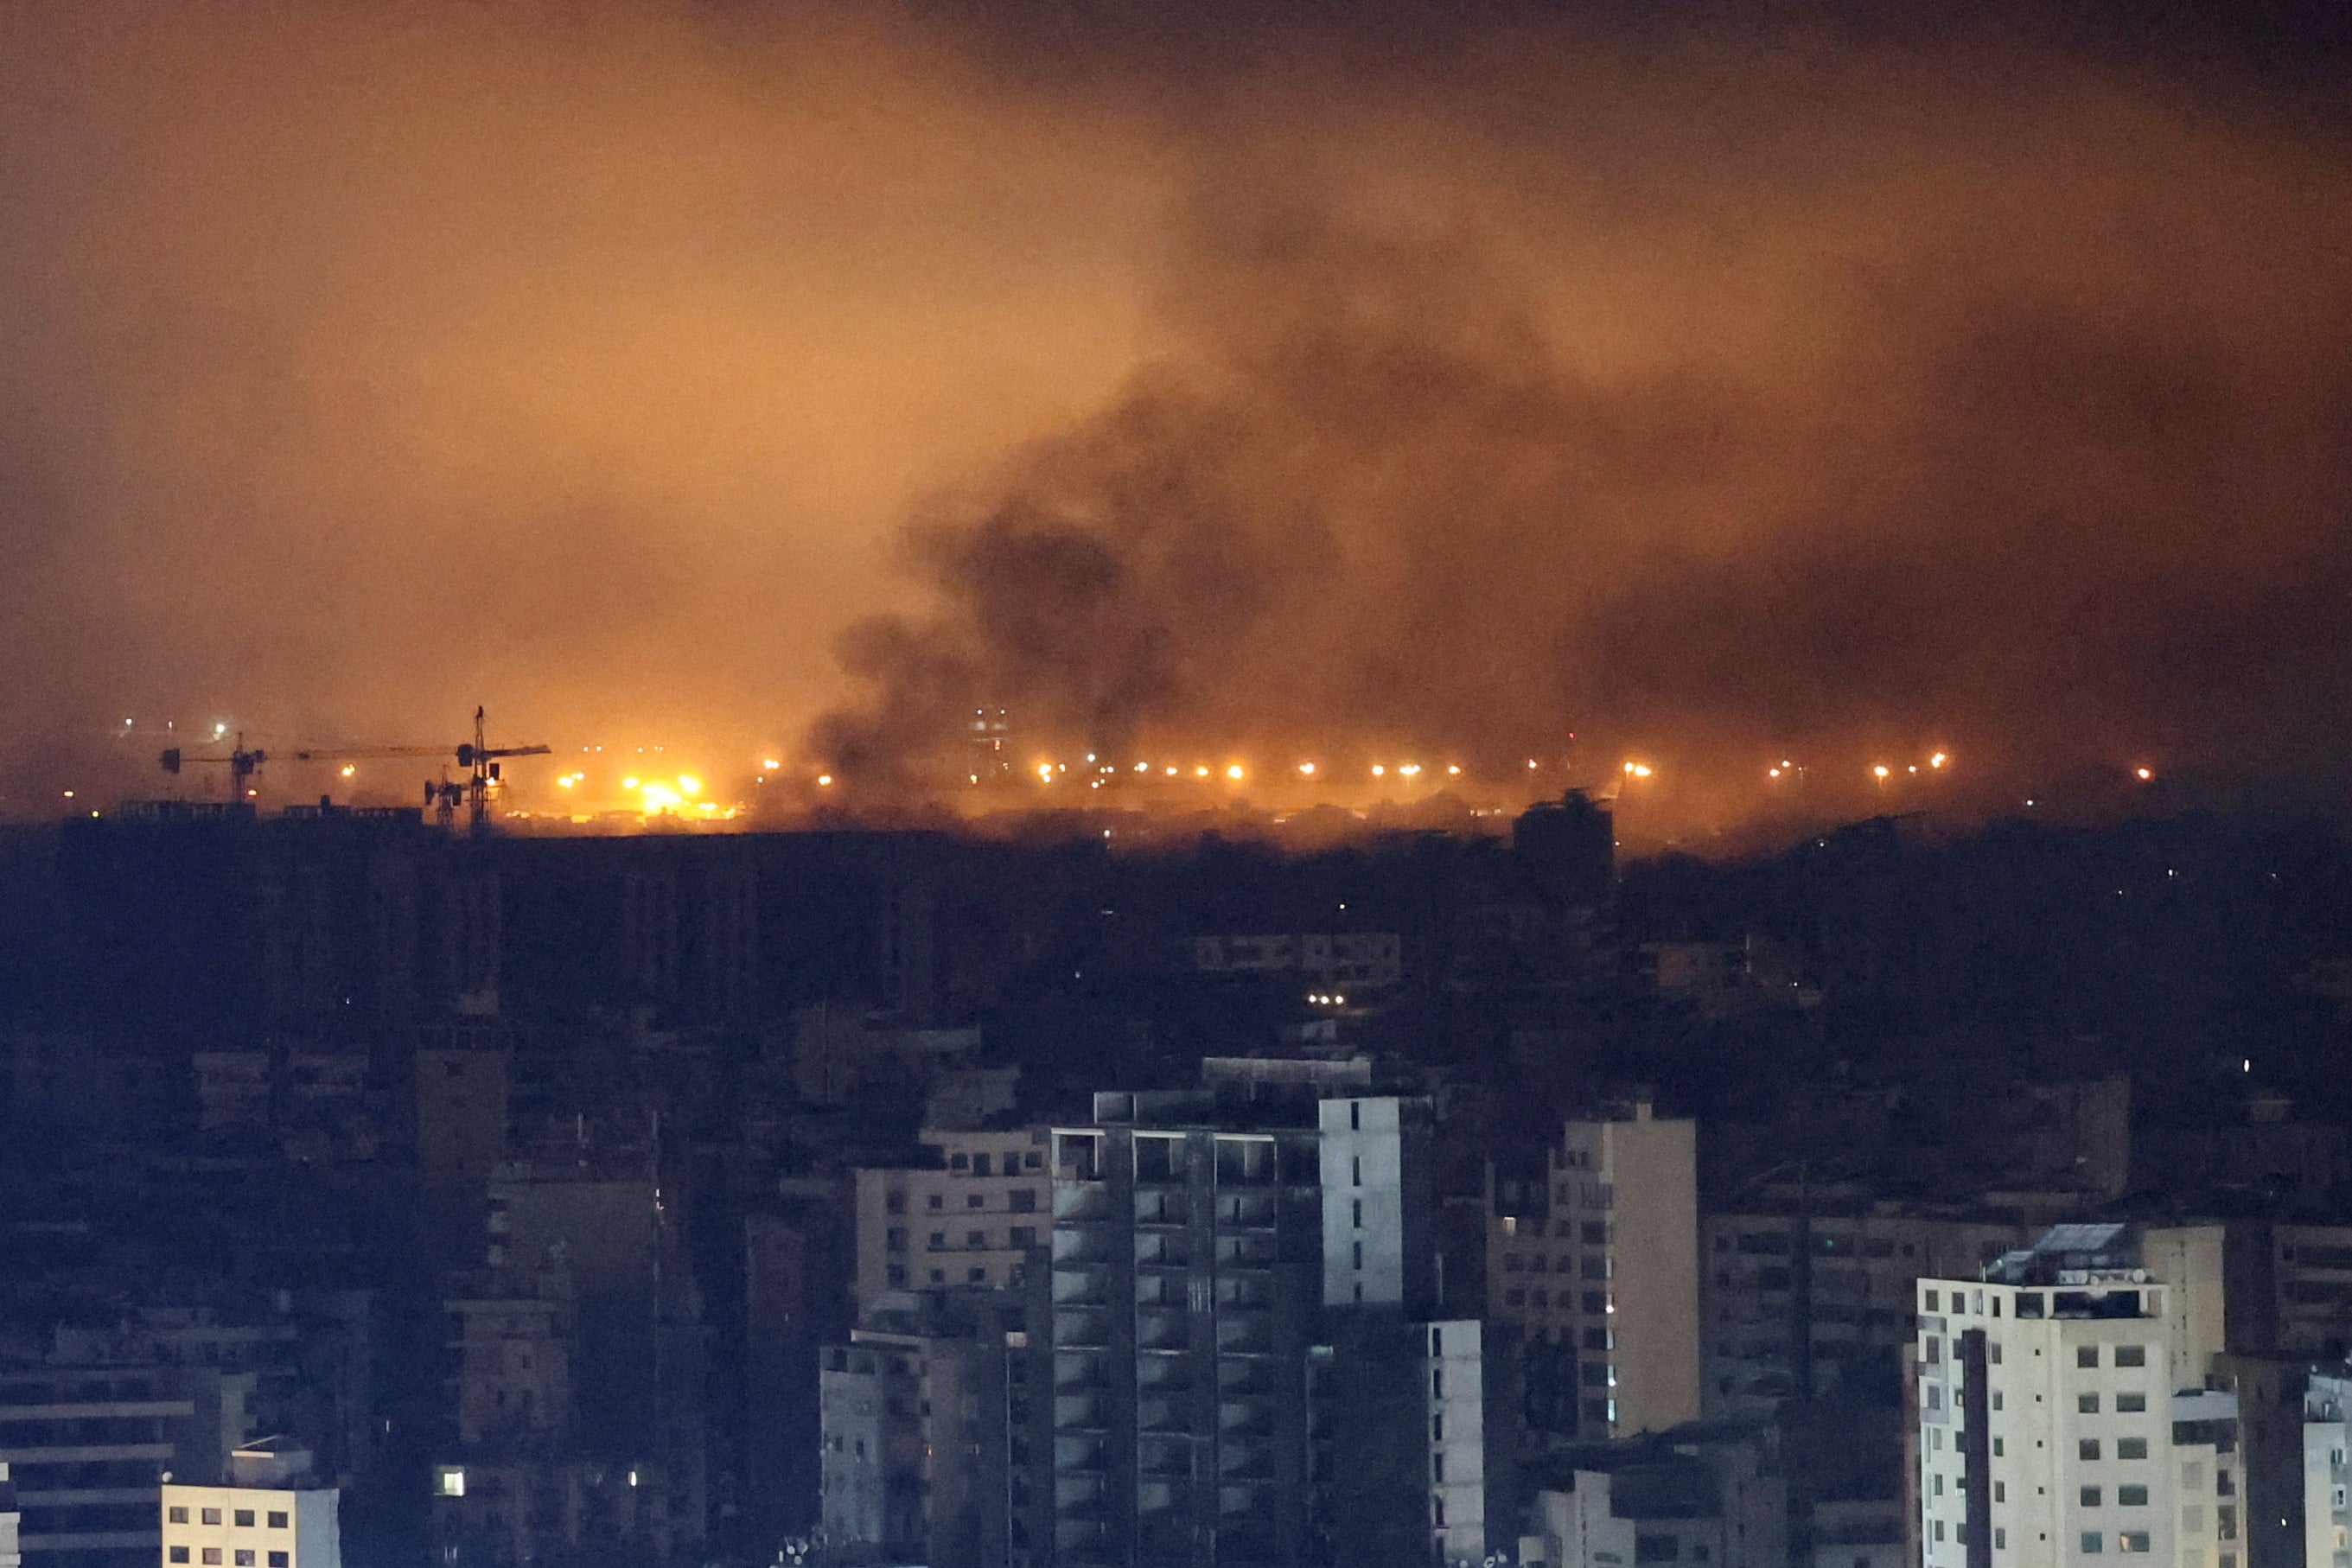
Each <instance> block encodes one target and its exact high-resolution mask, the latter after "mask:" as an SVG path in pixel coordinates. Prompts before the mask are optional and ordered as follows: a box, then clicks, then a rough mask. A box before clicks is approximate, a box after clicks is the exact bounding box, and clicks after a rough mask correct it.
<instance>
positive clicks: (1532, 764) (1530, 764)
mask: <svg viewBox="0 0 2352 1568" xmlns="http://www.w3.org/2000/svg"><path fill="white" fill-rule="evenodd" d="M1535 765H1536V760H1535V759H1534V758H1533V757H1529V758H1528V768H1529V769H1530V770H1532V769H1533V768H1534V767H1535Z"/></svg>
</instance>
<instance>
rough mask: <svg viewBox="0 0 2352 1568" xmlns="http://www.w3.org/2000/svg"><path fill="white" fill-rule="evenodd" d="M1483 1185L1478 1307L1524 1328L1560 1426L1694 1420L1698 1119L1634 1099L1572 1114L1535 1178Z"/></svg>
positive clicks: (1604, 1431) (1536, 1374) (1620, 1430)
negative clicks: (1609, 1111) (1598, 1115)
mask: <svg viewBox="0 0 2352 1568" xmlns="http://www.w3.org/2000/svg"><path fill="white" fill-rule="evenodd" d="M1492 1185H1493V1188H1494V1192H1493V1198H1494V1203H1493V1209H1492V1212H1491V1214H1490V1215H1489V1218H1488V1231H1487V1261H1486V1314H1487V1318H1488V1320H1489V1321H1496V1322H1501V1323H1507V1324H1510V1325H1512V1326H1514V1327H1515V1328H1517V1330H1518V1331H1520V1332H1521V1333H1522V1334H1523V1335H1524V1336H1525V1338H1526V1340H1527V1342H1528V1359H1529V1363H1530V1364H1529V1371H1528V1376H1529V1379H1530V1381H1531V1382H1533V1381H1536V1380H1537V1379H1538V1378H1542V1377H1548V1378H1549V1380H1550V1382H1551V1383H1552V1384H1554V1385H1555V1386H1556V1387H1558V1388H1559V1390H1560V1392H1559V1394H1557V1395H1556V1396H1555V1397H1554V1398H1553V1400H1552V1401H1551V1405H1552V1406H1553V1408H1554V1409H1555V1410H1556V1411H1557V1412H1558V1413H1559V1414H1558V1415H1556V1416H1555V1417H1554V1421H1555V1424H1556V1425H1558V1426H1562V1427H1570V1428H1572V1429H1573V1430H1574V1431H1575V1432H1576V1433H1577V1434H1578V1435H1580V1436H1588V1437H1591V1436H1632V1435H1633V1434H1636V1433H1640V1432H1652V1431H1661V1430H1664V1428H1666V1427H1669V1426H1679V1425H1681V1424H1682V1423H1684V1422H1686V1421H1694V1420H1696V1419H1697V1418H1698V1415H1699V1405H1700V1399H1699V1315H1698V1279H1699V1276H1698V1142H1697V1128H1696V1123H1694V1122H1691V1121H1670V1120H1661V1119H1660V1118H1658V1117H1657V1116H1655V1115H1654V1114H1653V1112H1652V1110H1651V1107H1650V1104H1649V1102H1648V1101H1646V1100H1640V1101H1636V1102H1634V1103H1633V1104H1632V1105H1631V1106H1628V1107H1626V1108H1625V1109H1624V1110H1622V1113H1620V1114H1616V1115H1612V1116H1609V1117H1606V1118H1603V1119H1598V1120H1592V1121H1571V1122H1570V1123H1569V1124H1568V1126H1567V1128H1566V1130H1565V1131H1564V1132H1563V1134H1562V1136H1561V1140H1560V1146H1559V1148H1558V1149H1555V1150H1551V1151H1549V1152H1547V1155H1546V1168H1545V1171H1544V1173H1543V1175H1542V1177H1541V1179H1540V1180H1528V1181H1524V1182H1517V1183H1512V1182H1505V1181H1502V1180H1496V1181H1495V1182H1493V1183H1492ZM1571 1388H1572V1389H1573V1393H1572V1394H1571V1393H1569V1392H1568V1390H1569V1389H1571Z"/></svg>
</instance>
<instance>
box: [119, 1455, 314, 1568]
mask: <svg viewBox="0 0 2352 1568" xmlns="http://www.w3.org/2000/svg"><path fill="white" fill-rule="evenodd" d="M228 1471H229V1475H228V1484H227V1485H226V1486H220V1487H192V1486H175V1485H173V1484H172V1483H171V1482H169V1481H166V1482H165V1483H163V1487H162V1489H161V1496H160V1497H159V1499H158V1504H157V1506H158V1508H159V1509H160V1510H161V1511H162V1514H163V1568H173V1565H174V1564H187V1565H189V1568H342V1561H343V1546H342V1520H341V1507H342V1493H341V1492H340V1491H337V1490H336V1489H334V1488H332V1487H321V1486H318V1485H316V1484H311V1483H310V1454H309V1452H308V1451H307V1450H304V1449H301V1448H298V1447H291V1446H289V1445H286V1444H284V1443H282V1442H280V1441H279V1440H278V1439H275V1438H265V1439H263V1440H262V1441H261V1442H258V1443H255V1444H251V1445H248V1446H247V1447H242V1448H239V1449H237V1450H236V1452H235V1453H232V1454H231V1455H230V1456H229V1461H228Z"/></svg>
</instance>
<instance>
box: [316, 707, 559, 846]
mask: <svg viewBox="0 0 2352 1568" xmlns="http://www.w3.org/2000/svg"><path fill="white" fill-rule="evenodd" d="M547 754H548V748H547V747H545V746H492V745H489V744H488V743H486V742H484V740H483V739H482V710H481V709H480V708H476V709H475V710H474V738H473V739H472V740H471V741H461V742H458V743H457V747H456V749H455V751H454V752H453V751H452V750H451V748H449V747H447V746H335V747H321V748H319V749H317V750H314V751H308V752H295V753H294V755H295V758H296V760H297V761H299V762H306V763H329V762H338V763H339V762H345V761H349V760H352V759H356V758H364V757H446V756H451V755H454V756H455V757H456V758H457V765H458V766H459V767H461V768H463V769H465V770H466V779H465V782H464V783H462V784H460V783H457V782H454V781H452V780H451V779H450V777H449V776H448V770H446V768H445V769H444V770H442V776H441V777H440V778H439V779H438V780H434V779H427V780H425V805H427V806H428V807H430V808H431V809H432V811H433V814H434V816H435V819H436V820H437V821H438V822H439V823H440V824H441V825H442V826H444V827H446V826H449V823H450V822H451V820H452V819H453V818H455V817H456V816H457V807H458V805H459V804H460V803H462V804H463V805H465V807H466V820H467V826H469V827H472V828H473V829H475V830H476V831H477V832H478V831H479V830H480V829H481V828H482V827H483V826H485V825H486V824H487V823H488V820H489V815H490V785H491V784H495V783H497V782H498V778H499V759H500V758H501V757H543V756H546V755H547Z"/></svg>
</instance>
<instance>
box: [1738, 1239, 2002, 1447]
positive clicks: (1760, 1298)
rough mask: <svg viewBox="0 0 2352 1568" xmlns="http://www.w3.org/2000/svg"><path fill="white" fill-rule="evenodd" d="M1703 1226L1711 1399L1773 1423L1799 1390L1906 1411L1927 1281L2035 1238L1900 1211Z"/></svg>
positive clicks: (1975, 1266) (1957, 1274) (1822, 1398)
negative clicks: (1918, 1301) (1915, 1324)
mask: <svg viewBox="0 0 2352 1568" xmlns="http://www.w3.org/2000/svg"><path fill="white" fill-rule="evenodd" d="M1851 1206H1852V1208H1853V1209H1856V1210H1858V1209H1860V1208H1861V1207H1862V1205H1851ZM1705 1228H1706V1282H1705V1285H1704V1287H1703V1295H1704V1298H1705V1301H1706V1347H1705V1356H1706V1363H1705V1368H1706V1370H1705V1382H1704V1388H1703V1392H1702V1404H1703V1405H1704V1406H1705V1409H1706V1415H1707V1416H1708V1418H1709V1419H1715V1420H1733V1421H1769V1420H1771V1419H1773V1418H1774V1417H1775V1416H1776V1415H1778V1414H1779V1412H1780V1405H1781V1404H1782V1402H1784V1401H1786V1400H1788V1399H1790V1398H1792V1397H1797V1396H1798V1395H1800V1394H1805V1395H1807V1396H1809V1397H1811V1399H1812V1400H1814V1401H1816V1402H1818V1403H1823V1404H1833V1405H1882V1406H1885V1407H1889V1408H1900V1406H1901V1405H1902V1398H1903V1393H1902V1388H1903V1383H1902V1377H1903V1373H1902V1365H1903V1360H1904V1358H1905V1356H1906V1354H1907V1353H1908V1352H1909V1351H1910V1348H1911V1343H1912V1334H1913V1331H1912V1322H1911V1315H1912V1310H1913V1307H1914V1304H1915V1293H1916V1286H1917V1284H1918V1282H1919V1281H1920V1280H1921V1279H1953V1278H1965V1277H1970V1276H1973V1275H1974V1274H1976V1273H1977V1271H1978V1270H1979V1269H1980V1268H1983V1267H1984V1266H1985V1265H1986V1264H1988V1263H1990V1262H1991V1261H1992V1260H1993V1259H1995V1258H1999V1257H2000V1255H2001V1254H2002V1253H2004V1252H2008V1251H2010V1250H2011V1249H2012V1248H2014V1247H2019V1246H2021V1245H2022V1244H2023V1243H2024V1242H2025V1241H2026V1240H2027V1239H2028V1238H2027V1237H2025V1236H2024V1235H2023V1234H2022V1231H2021V1227H2020V1226H2016V1225H2014V1224H2011V1223H2009V1222H2007V1221H2004V1220H2001V1219H1998V1218H1992V1217H1989V1216H1988V1217H1984V1218H1966V1217H1947V1216H1944V1215H1910V1214H1904V1213H1900V1212H1845V1213H1837V1212H1830V1213H1819V1212H1817V1213H1812V1214H1802V1213H1800V1214H1726V1215H1708V1216H1707V1217H1706V1227H1705Z"/></svg>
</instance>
